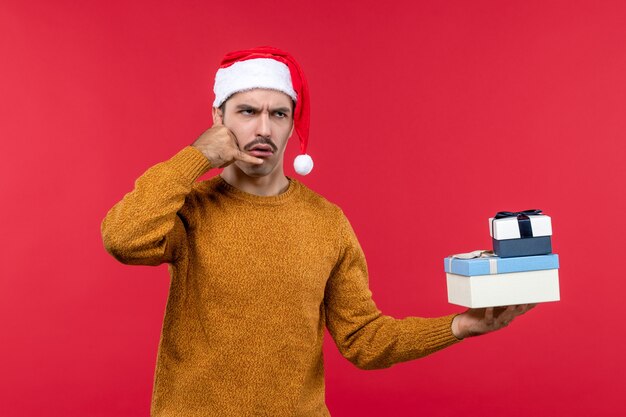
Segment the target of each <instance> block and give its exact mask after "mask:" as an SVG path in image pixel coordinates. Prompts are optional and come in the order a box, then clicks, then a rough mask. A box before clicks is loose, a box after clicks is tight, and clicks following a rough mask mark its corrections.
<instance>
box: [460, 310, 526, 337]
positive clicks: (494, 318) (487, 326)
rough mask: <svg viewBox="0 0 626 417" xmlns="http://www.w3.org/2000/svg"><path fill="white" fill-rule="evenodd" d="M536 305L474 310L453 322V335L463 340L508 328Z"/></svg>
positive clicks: (461, 315) (468, 311)
mask: <svg viewBox="0 0 626 417" xmlns="http://www.w3.org/2000/svg"><path fill="white" fill-rule="evenodd" d="M535 306H536V304H521V305H516V306H508V307H489V308H472V309H469V310H467V311H466V312H465V313H462V314H459V315H458V316H456V317H455V318H454V320H453V321H452V333H454V335H455V336H456V337H457V338H459V339H463V338H466V337H470V336H478V335H481V334H485V333H489V332H493V331H495V330H499V329H501V328H503V327H506V326H508V325H509V323H511V321H513V319H514V318H515V317H517V316H519V315H522V314H524V313H526V312H527V311H528V310H530V309H532V308H534V307H535Z"/></svg>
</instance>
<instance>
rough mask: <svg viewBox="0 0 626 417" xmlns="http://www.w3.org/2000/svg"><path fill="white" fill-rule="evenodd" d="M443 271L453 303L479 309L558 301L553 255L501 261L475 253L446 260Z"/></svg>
mask: <svg viewBox="0 0 626 417" xmlns="http://www.w3.org/2000/svg"><path fill="white" fill-rule="evenodd" d="M472 256H474V257H473V258H472ZM444 268H445V271H446V281H447V287H448V301H449V302H450V303H452V304H456V305H461V306H464V307H470V308H482V307H496V306H508V305H517V304H529V303H543V302H548V301H558V300H560V292H559V274H558V268H559V258H558V255H556V254H550V255H540V256H523V257H516V258H500V257H498V256H494V255H493V254H492V253H491V252H487V251H476V252H472V253H469V254H459V255H453V256H450V257H447V258H445V259H444Z"/></svg>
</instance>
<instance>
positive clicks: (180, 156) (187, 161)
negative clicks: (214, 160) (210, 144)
mask: <svg viewBox="0 0 626 417" xmlns="http://www.w3.org/2000/svg"><path fill="white" fill-rule="evenodd" d="M167 164H168V165H170V166H171V167H172V168H174V169H175V170H176V171H178V172H180V173H181V175H183V176H184V177H185V178H186V179H187V180H189V182H193V181H195V180H197V179H198V177H200V176H201V175H202V174H204V173H205V172H207V171H208V170H209V169H211V163H210V162H209V160H208V159H207V158H206V156H204V154H203V153H202V152H200V151H199V150H198V149H196V148H194V147H193V146H191V145H190V146H186V147H184V148H183V149H182V150H181V151H180V152H178V153H177V154H176V155H174V156H173V157H172V158H170V159H169V160H168V161H167Z"/></svg>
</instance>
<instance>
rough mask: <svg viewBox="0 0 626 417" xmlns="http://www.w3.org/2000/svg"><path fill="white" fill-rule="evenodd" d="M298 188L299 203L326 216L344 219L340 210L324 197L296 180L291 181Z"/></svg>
mask: <svg viewBox="0 0 626 417" xmlns="http://www.w3.org/2000/svg"><path fill="white" fill-rule="evenodd" d="M292 181H293V182H294V184H295V185H296V186H297V187H298V188H299V202H300V203H302V204H305V205H306V206H308V207H309V208H311V209H313V210H318V211H322V212H324V214H326V215H328V216H333V217H334V216H337V217H345V216H344V214H343V211H342V210H341V208H340V207H339V206H338V205H336V204H334V203H332V202H330V201H329V200H328V199H326V197H324V196H322V195H321V194H319V193H317V192H315V191H313V190H312V189H310V188H309V187H307V186H306V185H304V184H303V183H301V182H300V181H298V180H295V179H294V180H292Z"/></svg>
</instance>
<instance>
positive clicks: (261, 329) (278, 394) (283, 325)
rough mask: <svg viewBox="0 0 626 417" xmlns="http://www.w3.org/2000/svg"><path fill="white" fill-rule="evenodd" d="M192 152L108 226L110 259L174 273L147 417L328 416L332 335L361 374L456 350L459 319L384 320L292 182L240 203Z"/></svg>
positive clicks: (335, 218)
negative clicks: (326, 361) (326, 354)
mask: <svg viewBox="0 0 626 417" xmlns="http://www.w3.org/2000/svg"><path fill="white" fill-rule="evenodd" d="M209 169H210V163H209V162H208V160H207V159H206V158H205V157H204V155H203V154H202V153H201V152H200V151H198V150H197V149H195V148H193V147H191V146H188V147H186V148H184V149H183V150H181V151H180V152H179V153H177V154H176V155H175V156H174V157H172V158H171V159H170V160H168V161H165V162H162V163H159V164H157V165H155V166H153V167H152V168H150V169H148V170H147V171H146V172H145V173H144V174H143V175H142V176H141V177H140V178H139V179H138V180H137V181H136V183H135V189H134V190H133V191H132V192H130V193H128V194H126V196H124V198H123V199H122V200H121V201H120V202H118V203H117V204H116V205H115V206H114V207H113V208H112V209H111V210H110V211H109V213H108V214H107V215H106V218H105V219H104V221H103V222H102V237H103V241H104V245H105V247H106V249H107V250H108V251H109V252H110V253H111V254H112V255H113V256H114V257H115V258H116V259H118V260H119V261H121V262H123V263H126V264H141V265H158V264H161V263H164V262H167V263H169V264H170V265H169V272H170V276H171V280H170V290H169V297H168V300H167V307H166V311H165V317H164V321H163V329H162V333H161V340H160V344H159V351H158V358H157V365H156V370H155V378H154V390H153V396H152V406H151V415H152V416H159V417H165V416H168V417H174V416H176V417H183V416H184V417H190V416H194V417H200V416H220V417H224V416H273V417H278V416H293V417H296V416H307V417H312V416H329V415H330V414H329V412H328V409H327V408H326V405H325V401H324V367H323V359H322V339H323V336H324V326H326V327H327V328H328V330H329V332H330V334H331V335H332V337H333V339H334V341H335V343H336V345H337V347H338V348H339V350H340V352H341V354H342V355H343V356H344V357H346V358H347V359H349V360H350V361H351V362H352V363H354V364H355V365H356V366H357V367H359V368H362V369H376V368H386V367H389V366H391V365H393V364H395V363H398V362H403V361H408V360H411V359H416V358H419V357H422V356H425V355H428V354H430V353H433V352H435V351H437V350H439V349H442V348H444V347H446V346H449V345H451V344H453V343H456V342H458V339H457V338H456V337H454V335H453V334H452V332H451V330H450V326H451V321H452V318H453V316H454V315H450V316H446V317H440V318H432V319H426V318H418V317H407V318H405V319H401V320H399V319H395V318H393V317H390V316H385V315H382V314H381V312H380V311H379V310H378V309H377V308H376V305H375V304H374V301H372V297H371V295H372V294H371V292H370V290H369V288H368V276H367V266H366V263H365V257H364V255H363V252H362V250H361V247H360V246H359V243H358V241H357V238H356V237H355V234H354V232H353V230H352V228H351V226H350V224H349V223H348V221H347V219H346V217H345V216H344V214H343V213H342V211H341V210H340V209H339V208H338V207H337V206H335V205H333V204H331V203H329V202H328V201H327V200H325V199H324V198H323V197H321V196H319V195H318V194H316V193H314V192H313V191H311V190H310V189H308V188H307V187H305V186H304V185H303V184H302V183H300V182H298V181H296V180H293V179H291V178H290V179H289V182H290V183H289V188H288V189H287V191H285V192H284V193H282V194H280V195H278V196H271V197H260V196H255V195H252V194H248V193H246V192H243V191H241V190H238V189H236V188H234V187H232V186H231V185H229V184H228V183H226V182H225V181H224V180H223V179H222V178H221V177H219V176H216V177H214V178H212V179H210V180H208V181H202V182H197V181H196V180H197V179H198V177H199V176H201V175H202V174H203V173H205V172H206V171H207V170H209Z"/></svg>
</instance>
